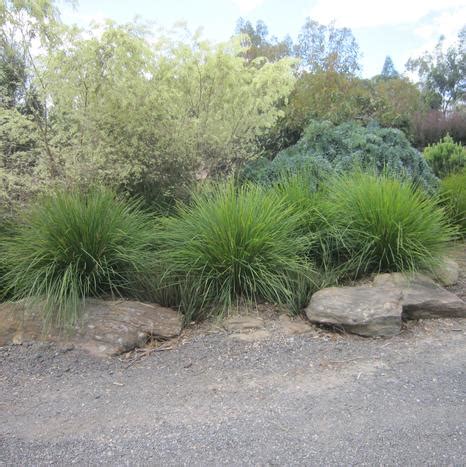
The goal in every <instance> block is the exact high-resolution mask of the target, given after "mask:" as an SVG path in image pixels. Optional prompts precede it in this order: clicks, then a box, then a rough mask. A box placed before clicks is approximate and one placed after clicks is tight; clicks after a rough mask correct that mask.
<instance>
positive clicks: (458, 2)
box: [309, 0, 465, 28]
mask: <svg viewBox="0 0 466 467" xmlns="http://www.w3.org/2000/svg"><path fill="white" fill-rule="evenodd" d="M462 7H463V8H464V7H465V0H391V1H387V0H383V1H381V0H317V2H316V4H315V6H314V7H312V8H311V10H310V12H309V16H310V17H311V18H312V19H315V20H317V21H319V22H321V23H325V24H326V23H329V22H330V21H333V20H335V22H336V24H337V25H338V26H347V27H350V28H372V27H380V26H394V25H400V24H409V23H416V22H418V21H420V20H421V19H422V18H424V17H425V16H427V15H429V14H431V13H439V12H448V11H449V12H451V13H454V14H458V13H457V12H456V11H455V10H459V9H460V10H462V9H463V8H462ZM462 18H463V20H464V18H465V16H462Z"/></svg>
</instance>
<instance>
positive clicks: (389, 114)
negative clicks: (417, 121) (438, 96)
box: [372, 76, 427, 137]
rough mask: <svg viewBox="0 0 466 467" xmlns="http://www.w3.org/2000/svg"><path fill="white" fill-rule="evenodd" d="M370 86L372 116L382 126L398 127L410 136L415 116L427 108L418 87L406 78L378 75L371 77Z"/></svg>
mask: <svg viewBox="0 0 466 467" xmlns="http://www.w3.org/2000/svg"><path fill="white" fill-rule="evenodd" d="M372 86H373V90H374V98H375V100H376V102H375V104H374V113H373V118H374V119H375V120H377V121H378V122H379V123H380V124H381V125H382V126H384V127H393V128H398V129H400V130H403V131H404V132H405V133H406V135H408V136H409V137H412V136H413V131H414V128H413V126H414V118H415V116H416V115H417V114H420V113H424V112H425V111H426V110H427V108H426V104H425V102H424V99H423V96H422V94H421V92H420V91H419V89H418V87H417V86H416V85H415V84H413V83H412V82H411V81H409V80H408V79H407V78H402V77H398V78H395V77H392V78H390V79H381V78H380V76H377V77H375V78H373V79H372Z"/></svg>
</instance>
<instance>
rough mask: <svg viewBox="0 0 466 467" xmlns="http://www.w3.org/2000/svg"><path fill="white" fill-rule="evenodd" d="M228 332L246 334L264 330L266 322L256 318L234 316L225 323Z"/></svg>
mask: <svg viewBox="0 0 466 467" xmlns="http://www.w3.org/2000/svg"><path fill="white" fill-rule="evenodd" d="M223 327H224V328H225V329H226V330H227V331H228V332H244V331H252V330H257V329H262V328H263V327H264V320H263V319H262V318H259V317H255V316H232V317H230V318H228V319H226V320H225V321H224V322H223Z"/></svg>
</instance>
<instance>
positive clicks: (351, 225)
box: [325, 173, 455, 275]
mask: <svg viewBox="0 0 466 467" xmlns="http://www.w3.org/2000/svg"><path fill="white" fill-rule="evenodd" d="M326 200H327V205H326V207H325V212H326V213H327V214H326V215H327V216H328V219H329V225H331V226H332V229H333V230H330V231H329V233H330V234H332V232H334V233H336V235H337V246H338V248H339V249H340V250H341V252H342V254H343V256H344V255H346V256H347V263H348V266H349V268H350V269H351V270H352V271H353V273H354V274H355V275H360V274H363V273H371V272H392V271H415V270H422V269H429V268H431V267H432V266H434V265H435V264H436V263H437V261H438V260H439V259H440V258H441V257H442V255H443V254H444V253H445V251H446V248H447V246H448V243H449V242H450V241H451V240H452V238H453V237H454V233H455V230H454V229H452V228H451V227H450V226H449V224H448V221H447V219H446V217H445V215H444V212H443V210H442V209H441V208H439V206H438V202H437V200H436V199H434V198H432V197H428V196H427V195H425V194H424V192H423V191H421V190H419V189H417V188H415V187H414V186H413V185H412V184H410V183H408V182H403V181H401V180H398V179H395V178H391V177H389V176H387V175H385V174H382V175H379V176H377V175H371V174H364V173H351V174H345V175H343V176H338V177H336V178H335V179H334V180H333V181H332V182H331V183H330V184H329V186H328V188H327V192H326Z"/></svg>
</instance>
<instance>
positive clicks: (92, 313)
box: [0, 300, 182, 356]
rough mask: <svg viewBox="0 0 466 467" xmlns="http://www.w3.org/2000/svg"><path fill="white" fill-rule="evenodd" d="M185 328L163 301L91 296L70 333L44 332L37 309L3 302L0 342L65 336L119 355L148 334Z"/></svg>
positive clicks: (168, 333)
mask: <svg viewBox="0 0 466 467" xmlns="http://www.w3.org/2000/svg"><path fill="white" fill-rule="evenodd" d="M181 328H182V317H181V315H180V313H178V312H176V311H174V310H172V309H170V308H164V307H162V306H160V305H156V304H149V303H141V302H135V301H124V300H121V301H104V300H88V301H87V302H86V306H85V311H84V314H83V318H82V320H81V322H80V324H79V325H78V326H77V328H76V332H75V333H74V334H73V335H71V336H64V335H62V334H59V333H58V332H57V331H54V330H52V331H51V332H50V335H48V336H44V334H43V332H42V324H41V320H40V318H39V316H38V315H37V314H36V313H25V310H24V305H22V304H6V303H4V304H2V305H0V346H2V345H7V344H11V343H13V342H17V343H19V342H24V341H27V340H35V339H40V338H47V339H48V340H57V341H58V340H60V341H62V340H63V339H65V338H66V341H67V342H68V343H69V344H70V345H75V346H76V347H78V348H81V349H84V350H85V351H87V352H89V353H92V354H95V355H98V356H108V355H116V354H119V353H122V352H125V351H128V350H132V349H134V348H135V347H139V346H142V345H144V344H145V342H146V341H147V339H148V338H149V337H155V338H159V339H169V338H171V337H175V336H178V335H179V334H180V332H181Z"/></svg>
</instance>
